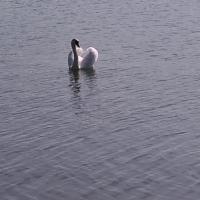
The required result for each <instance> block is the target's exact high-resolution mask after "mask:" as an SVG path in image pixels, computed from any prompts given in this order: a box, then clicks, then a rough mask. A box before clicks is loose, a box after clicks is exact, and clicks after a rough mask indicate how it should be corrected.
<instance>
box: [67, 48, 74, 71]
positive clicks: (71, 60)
mask: <svg viewBox="0 0 200 200" xmlns="http://www.w3.org/2000/svg"><path fill="white" fill-rule="evenodd" d="M73 62H74V57H73V53H72V51H70V52H69V54H68V66H69V68H70V67H72V65H73Z"/></svg>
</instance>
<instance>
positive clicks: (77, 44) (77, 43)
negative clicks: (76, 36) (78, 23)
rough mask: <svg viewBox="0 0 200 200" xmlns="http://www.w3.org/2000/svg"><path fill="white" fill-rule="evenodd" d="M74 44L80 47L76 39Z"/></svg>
mask: <svg viewBox="0 0 200 200" xmlns="http://www.w3.org/2000/svg"><path fill="white" fill-rule="evenodd" d="M75 44H76V46H77V47H79V48H80V45H79V41H78V40H76V42H75Z"/></svg>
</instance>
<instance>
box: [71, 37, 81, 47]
mask: <svg viewBox="0 0 200 200" xmlns="http://www.w3.org/2000/svg"><path fill="white" fill-rule="evenodd" d="M71 45H72V46H77V47H80V45H79V40H77V39H73V40H72V41H71Z"/></svg>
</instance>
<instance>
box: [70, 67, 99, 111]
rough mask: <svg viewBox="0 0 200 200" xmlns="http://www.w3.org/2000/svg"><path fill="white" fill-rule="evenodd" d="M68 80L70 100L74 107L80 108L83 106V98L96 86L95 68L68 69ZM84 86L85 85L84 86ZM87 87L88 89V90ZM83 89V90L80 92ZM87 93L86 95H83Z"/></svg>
mask: <svg viewBox="0 0 200 200" xmlns="http://www.w3.org/2000/svg"><path fill="white" fill-rule="evenodd" d="M69 80H70V84H69V86H70V87H71V91H72V96H71V101H72V105H73V107H74V108H76V109H78V110H79V111H80V110H81V108H82V106H84V105H83V104H84V102H85V101H84V99H85V98H89V96H90V95H91V91H92V90H93V89H94V88H95V87H96V73H95V70H87V71H83V70H79V71H69ZM85 86H86V87H85ZM88 89H89V90H88ZM82 90H84V92H81V91H82ZM82 93H83V95H85V94H86V93H89V94H87V97H84V96H83V95H81V94H82Z"/></svg>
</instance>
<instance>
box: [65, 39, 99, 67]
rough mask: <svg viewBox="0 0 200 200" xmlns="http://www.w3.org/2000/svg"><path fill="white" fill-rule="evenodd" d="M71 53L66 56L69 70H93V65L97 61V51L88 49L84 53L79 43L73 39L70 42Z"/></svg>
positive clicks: (91, 48)
mask: <svg viewBox="0 0 200 200" xmlns="http://www.w3.org/2000/svg"><path fill="white" fill-rule="evenodd" d="M71 47H72V51H71V52H70V53H69V55H68V65H69V69H72V70H78V69H93V66H94V63H95V62H96V61H97V59H98V51H97V50H96V49H95V48H93V47H89V48H88V49H87V50H86V51H85V52H84V51H83V49H82V48H80V46H79V41H78V40H77V39H73V40H72V41H71Z"/></svg>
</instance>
